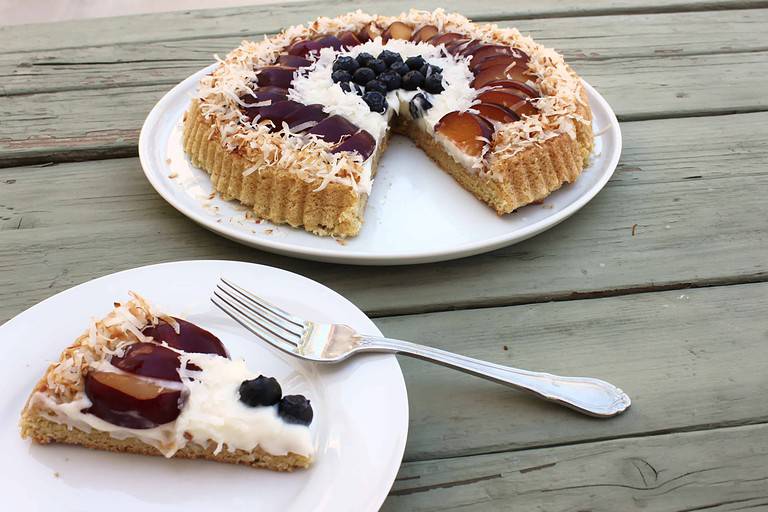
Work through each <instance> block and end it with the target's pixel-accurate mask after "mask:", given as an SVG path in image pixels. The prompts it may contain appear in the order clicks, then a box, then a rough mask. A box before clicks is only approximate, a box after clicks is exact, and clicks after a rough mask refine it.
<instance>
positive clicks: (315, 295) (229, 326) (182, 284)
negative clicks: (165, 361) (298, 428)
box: [0, 261, 408, 512]
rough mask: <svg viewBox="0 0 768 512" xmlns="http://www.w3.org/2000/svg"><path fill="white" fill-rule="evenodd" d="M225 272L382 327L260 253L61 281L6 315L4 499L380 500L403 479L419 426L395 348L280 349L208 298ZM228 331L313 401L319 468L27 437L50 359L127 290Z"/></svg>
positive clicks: (288, 503) (120, 502) (330, 314)
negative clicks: (315, 352) (260, 465)
mask: <svg viewBox="0 0 768 512" xmlns="http://www.w3.org/2000/svg"><path fill="white" fill-rule="evenodd" d="M219 276H225V277H229V278H231V279H232V280H233V281H234V282H236V283H240V284H242V285H243V286H244V287H246V288H248V289H251V290H253V291H255V292H257V293H259V294H260V295H264V296H265V298H267V299H269V300H270V301H273V302H275V303H276V304H278V305H280V306H282V307H284V308H285V309H287V310H290V311H295V312H296V313H297V314H299V315H301V316H305V317H307V318H311V319H317V320H321V321H332V322H343V323H346V324H349V325H351V326H353V327H354V328H355V329H357V330H359V331H361V332H367V333H372V334H380V332H379V330H378V329H377V328H376V326H375V325H374V324H373V322H371V321H370V320H369V319H368V318H367V317H366V316H365V315H364V314H363V312H361V311H360V310H359V309H357V308H356V307H355V306H354V305H353V304H352V303H350V302H349V301H347V300H346V299H344V298H343V297H342V296H340V295H339V294H337V293H335V292H333V291H332V290H330V289H328V288H326V287H325V286H322V285H320V284H318V283H316V282H314V281H311V280H309V279H306V278H304V277H301V276H298V275H296V274H292V273H290V272H286V271H283V270H278V269H274V268H270V267H265V266H261V265H254V264H250V263H240V262H231V261H187V262H179V263H167V264H162V265H153V266H149V267H141V268H137V269H133V270H128V271H125V272H119V273H117V274H112V275H109V276H106V277H102V278H100V279H96V280H94V281H90V282H88V283H85V284H82V285H80V286H76V287H75V288H71V289H69V290H67V291H64V292H62V293H59V294H58V295H55V296H54V297H51V298H50V299H47V300H45V301H43V302H41V303H40V304H37V305H36V306H33V307H32V308H30V309H28V310H27V311H25V312H23V313H21V314H20V315H18V316H17V317H15V318H14V319H12V320H10V321H9V322H7V323H6V324H4V325H3V326H1V327H0V340H2V345H3V350H4V352H3V354H4V356H3V357H2V358H0V376H1V377H0V379H2V380H1V382H2V389H3V393H2V394H0V453H2V454H3V456H2V458H0V496H2V503H3V505H2V507H0V508H2V509H3V510H56V511H61V512H66V511H76V510H77V511H81V510H94V511H95V510H105V511H107V510H108V511H111V512H118V511H126V512H129V511H130V512H135V511H137V510H141V511H143V512H150V511H158V510H165V511H167V510H184V511H186V512H195V511H200V512H203V511H205V512H208V511H211V510H227V511H231V512H235V511H247V512H252V511H254V510H281V511H297V512H298V511H301V512H304V511H318V512H319V511H332V512H337V511H340V510H355V511H375V510H378V509H379V507H380V506H381V504H382V502H383V501H384V498H385V497H386V495H387V493H388V491H389V489H390V487H391V485H392V482H393V481H394V479H395V475H396V474H397V471H398V468H399V466H400V462H401V460H402V456H403V450H404V448H405V440H406V436H407V431H408V399H407V395H406V389H405V383H404V382H403V375H402V373H401V371H400V366H399V365H398V363H397V359H396V358H395V356H393V355H387V354H376V355H371V357H369V356H366V357H359V358H353V359H351V360H350V361H349V362H348V363H347V364H343V365H310V364H306V363H304V362H302V361H300V360H298V359H295V358H291V357H290V356H287V355H285V354H282V353H280V352H277V351H275V350H273V349H271V348H269V347H267V346H265V345H263V344H261V343H259V342H258V341H256V340H255V339H254V337H253V336H252V335H250V334H249V333H248V332H247V331H245V330H244V329H243V328H242V327H240V326H239V325H238V324H237V323H235V322H234V321H232V320H230V319H229V317H227V316H225V315H224V314H223V313H220V312H219V311H218V310H217V309H216V308H215V307H214V306H213V305H212V304H211V303H210V301H209V296H210V294H211V290H213V288H214V286H215V283H216V281H217V279H218V277H219ZM129 290H133V291H136V292H138V293H140V294H142V295H143V296H144V297H145V298H147V299H148V300H149V301H150V302H152V303H153V304H155V305H156V306H158V307H160V308H162V310H163V311H167V312H169V313H173V314H179V315H184V316H186V318H188V319H189V320H190V321H192V322H195V323H197V324H199V325H201V326H202V327H205V328H207V329H210V330H211V331H212V332H213V333H214V334H216V335H218V336H219V337H220V338H221V340H222V341H223V342H224V344H225V345H226V346H227V348H228V349H229V350H230V352H231V354H232V356H233V357H242V358H244V359H245V360H246V362H247V363H248V366H249V367H250V368H251V369H252V370H254V371H258V372H261V373H264V374H265V375H273V376H275V377H277V378H278V380H279V381H280V382H281V384H283V387H284V389H286V391H290V392H294V393H302V394H305V395H306V396H307V397H308V398H310V400H311V401H312V406H313V409H314V412H315V420H314V421H313V423H312V425H311V429H312V433H313V436H314V440H315V444H316V448H317V452H316V453H317V456H316V462H315V463H314V464H313V466H312V467H311V468H310V469H308V470H301V471H296V472H293V473H275V472H271V471H267V470H257V469H252V468H248V467H243V466H233V465H229V464H217V463H214V462H207V461H189V460H177V459H171V460H165V459H163V458H162V457H146V456H140V455H127V454H115V453H108V452H99V451H91V450H86V449H84V448H79V447H70V446H60V445H50V446H38V445H34V444H32V443H31V442H30V441H28V440H22V439H21V438H20V436H19V428H18V420H19V413H20V412H21V409H22V407H23V405H24V402H25V400H26V399H27V396H28V394H29V392H30V391H31V390H32V387H33V386H34V385H35V383H36V382H37V380H38V379H39V378H40V377H41V376H42V374H43V371H44V370H45V368H46V366H47V364H48V363H49V362H50V361H53V360H56V359H58V357H59V354H60V353H61V351H62V350H63V349H64V348H65V347H66V346H67V345H69V344H70V343H71V342H72V341H74V339H75V338H76V337H77V336H79V335H80V334H81V333H82V332H83V331H84V330H85V329H86V328H87V325H88V321H89V319H90V318H91V317H99V316H102V315H103V314H105V313H107V312H108V311H109V310H110V309H111V307H112V302H113V301H115V300H125V299H126V298H127V295H128V291H129Z"/></svg>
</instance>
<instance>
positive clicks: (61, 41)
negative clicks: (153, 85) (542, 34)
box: [0, 0, 765, 53]
mask: <svg viewBox="0 0 768 512" xmlns="http://www.w3.org/2000/svg"><path fill="white" fill-rule="evenodd" d="M414 5H415V4H414V2H412V1H410V0H383V1H376V0H362V1H357V2H355V3H354V4H350V3H349V2H348V1H346V0H329V1H325V2H322V3H318V2H314V1H306V2H291V3H288V4H279V3H275V4H271V5H259V6H254V7H235V8H228V9H216V10H198V11H180V12H173V13H153V14H145V15H138V16H121V17H115V18H100V19H90V20H76V21H66V22H59V23H51V24H39V25H21V26H0V53H15V52H30V51H38V50H48V49H52V48H67V47H84V46H98V45H116V44H124V43H135V42H139V41H160V40H163V41H171V40H183V39H197V38H201V37H222V36H243V35H247V34H263V33H271V32H276V31H278V30H280V29H281V28H283V27H285V26H288V25H294V24H299V23H305V22H307V21H308V20H311V19H313V18H315V17H317V16H335V15H338V14H342V13H345V12H349V11H350V10H354V9H355V8H360V9H363V10H365V11H369V12H377V13H380V14H390V15H393V14H398V13H400V12H402V11H404V10H408V9H410V8H412V7H414ZM417 6H418V8H420V9H430V10H431V9H435V8H438V7H442V8H445V9H446V10H449V11H458V12H461V13H463V14H464V15H466V16H468V17H470V18H472V19H475V20H478V21H488V20H503V19H518V20H519V19H526V18H543V17H572V16H589V15H600V16H602V15H610V14H622V13H624V14H628V13H633V14H642V13H654V12H656V13H659V12H663V13H671V12H683V11H705V10H722V9H748V8H754V7H765V1H764V0H705V1H695V0H652V1H647V0H606V1H601V2H582V1H579V0H538V1H537V2H498V3H494V4H490V5H489V4H488V3H484V4H480V3H477V2H472V1H469V0H459V1H455V0H454V1H450V2H445V1H438V0H422V1H420V2H418V4H417ZM30 31H34V37H30Z"/></svg>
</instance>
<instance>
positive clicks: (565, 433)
mask: <svg viewBox="0 0 768 512" xmlns="http://www.w3.org/2000/svg"><path fill="white" fill-rule="evenodd" d="M766 307H768V284H766V283H757V284H748V285H740V286H724V287H711V288H702V289H697V290H674V291H667V292H658V293H643V294H635V295H627V296H622V297H611V298H603V299H589V300H579V301H568V302H555V303H546V304H532V305H523V306H511V307H504V308H485V309H476V310H464V311H451V312H443V313H432V314H428V315H407V316H400V317H389V318H381V319H378V320H377V321H376V323H377V325H378V326H379V328H380V329H381V330H382V332H384V333H385V334H386V335H388V336H392V337H395V338H401V339H412V340H418V341H422V342H424V343H426V344H428V345H432V346H435V347H439V348H443V349H446V350H449V351H452V352H459V353H462V354H466V355H469V356H472V357H478V358H480V359H485V360H489V361H492V362H495V363H499V364H504V365H510V366H516V367H518V368H525V369H531V370H539V371H548V372H552V373H556V374H560V375H577V376H578V375H587V376H593V377H597V378H602V379H605V380H607V381H608V382H611V383H613V384H615V385H617V386H619V387H620V388H622V389H623V390H625V391H626V392H627V393H628V394H629V395H630V397H631V398H632V399H633V407H632V408H631V409H630V410H629V411H628V412H626V413H625V414H623V415H621V416H619V417H617V418H614V419H611V420H598V419H594V418H588V417H586V416H582V415H580V414H577V413H574V412H572V411H570V410H567V409H565V408H562V407H560V406H557V405H553V404H549V403H546V402H543V401H541V400H538V399H536V398H532V397H530V396H528V395H525V394H522V393H519V392H516V391H512V390H509V389H507V388H505V387H503V386H499V385H497V384H493V383H490V382H485V381H483V380H480V379H477V378H475V377H471V376H467V375H463V374H460V373H457V372H455V371H452V370H448V369H445V368H442V367H439V366H434V365H430V364H427V363H424V362H422V361H418V360H412V359H408V358H406V357H400V358H399V359H400V362H401V365H402V367H403V373H404V374H405V376H406V385H407V387H408V397H409V402H410V410H411V416H410V418H411V429H410V432H409V438H408V445H407V448H406V455H405V460H407V461H413V460H425V459H433V458H447V457H456V456H464V455H469V454H477V453H489V452H499V451H506V450H519V449H526V448H531V447H540V446H551V445H560V444H569V443H574V442H584V441H585V440H597V439H609V438H618V437H626V436H630V435H631V436H636V435H643V434H648V433H652V432H656V433H658V432H670V431H676V430H690V429H701V428H712V426H714V425H733V424H745V423H754V422H757V421H768V403H765V402H764V401H755V400H753V399H750V398H749V397H758V396H763V395H764V394H765V393H768V377H766V375H765V372H764V371H762V370H761V368H763V367H764V366H765V362H766V361H768V331H766V329H765V328H764V327H765V326H764V324H765V322H764V320H763V318H762V317H763V315H762V311H765V308H766ZM505 347H506V348H505ZM758 402H760V403H758Z"/></svg>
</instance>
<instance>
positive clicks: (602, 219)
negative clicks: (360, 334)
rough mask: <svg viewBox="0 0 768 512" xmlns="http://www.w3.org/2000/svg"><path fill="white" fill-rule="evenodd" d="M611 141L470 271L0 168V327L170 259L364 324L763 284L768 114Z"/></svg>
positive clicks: (643, 128)
mask: <svg viewBox="0 0 768 512" xmlns="http://www.w3.org/2000/svg"><path fill="white" fill-rule="evenodd" d="M623 130H624V140H625V148H624V153H623V155H622V160H621V163H620V167H619V169H618V170H617V172H616V174H615V175H614V177H613V179H612V180H611V182H610V183H609V184H608V186H607V187H606V189H605V190H604V191H603V192H601V193H600V194H599V195H598V196H597V197H596V198H595V199H594V200H593V201H592V202H591V203H590V204H589V205H587V206H586V207H585V208H584V209H583V210H582V211H581V212H579V213H578V214H576V215H575V216H574V217H573V218H571V219H570V220H568V221H566V222H564V223H563V224H561V225H560V226H558V227H556V228H554V229H552V230H550V231H547V232H545V233H543V234H541V235H539V236H537V237H535V238H533V239H531V240H528V241H526V242H523V243H521V244H518V245H514V246H512V247H509V248H506V249H501V250H498V251H495V252H492V253H489V254H485V255H481V256H476V257H473V258H469V259H463V260H457V261H452V262H445V263H438V264H433V265H428V266H408V267H391V268H385V269H370V268H364V267H349V266H339V265H329V264H320V263H312V262H302V261H299V260H295V259H291V258H284V257H278V256H271V255H268V254H265V253H262V252H260V251H257V250H254V249H249V248H246V247H243V246H240V245H238V244H235V243H233V242H230V241H228V240H225V239H223V238H221V237H218V236H216V235H213V234H211V233H209V232H208V231H206V230H204V229H202V228H200V227H198V226H197V225H195V224H194V223H193V222H191V221H189V220H187V219H186V218H184V217H183V216H181V215H180V214H178V213H177V212H176V211H175V210H174V209H173V208H171V207H170V206H169V205H167V204H166V203H165V202H164V201H163V200H162V199H161V198H160V197H159V196H158V195H157V194H156V193H155V192H154V190H153V189H152V188H151V186H150V185H149V183H148V182H147V181H146V179H145V178H144V176H143V174H142V172H141V169H140V166H139V164H138V161H137V160H135V159H125V160H104V161H97V162H87V163H72V164H61V165H55V166H50V167H26V168H8V169H2V170H0V198H1V199H2V200H0V205H2V206H0V271H2V270H5V271H6V272H0V319H6V318H9V317H10V316H12V315H13V314H15V313H17V312H19V311H21V310H22V309H23V308H25V307H28V306H30V305H32V304H34V303H35V302H37V301H39V300H41V299H42V298H45V297H47V296H49V295H51V294H53V293H55V292H57V291H60V290H62V289H64V288H66V287H69V286H71V285H73V284H78V283H81V282H83V281H87V280H89V279H92V278H93V277H96V276H99V275H103V274H107V273H110V272H114V271H117V270H122V269H125V268H131V267H134V266H138V265H142V264H149V263H157V262H160V261H171V260H177V259H199V258H225V259H244V260H248V261H257V262H263V263H266V264H270V265H276V266H279V267H282V268H288V269H290V270H294V271H297V272H299V273H302V274H305V275H308V276H309V277H311V278H313V279H317V280H319V281H321V282H323V283H324V284H327V285H329V286H331V287H332V288H335V289H337V290H338V291H340V292H341V293H343V294H345V295H346V296H348V297H349V298H350V299H351V300H353V301H354V302H355V303H357V304H358V305H359V306H360V307H362V308H363V309H364V310H366V311H367V312H368V313H370V314H373V315H376V316H381V315H388V314H403V313H414V312H423V311H436V310H447V309H460V308H465V307H479V306H494V305H503V304H517V303H525V302H541V301H546V300H552V299H557V300H563V299H570V298H574V297H580V296H594V295H606V294H608V295H610V294H618V293H628V292H633V291H642V290H648V289H661V288H665V287H685V286H688V285H694V286H704V285H711V284H722V283H732V282H749V281H756V280H758V281H759V280H764V279H765V278H766V276H768V268H766V264H767V263H768V262H767V261H766V259H765V254H767V253H768V230H766V224H765V222H764V218H763V216H762V215H758V214H757V212H762V211H764V210H765V198H766V197H768V175H766V169H768V167H766V161H768V149H767V148H766V146H765V144H764V141H765V139H766V137H767V136H768V132H767V131H766V130H768V113H757V114H742V115H734V116H719V117H712V118H708V120H707V121H702V119H700V118H688V119H674V120H661V121H644V122H635V123H625V124H624V125H623ZM105 177H106V178H105ZM41 190H45V193H44V194H41V192H40V191H41ZM531 208H546V203H545V205H543V206H532V207H531ZM633 226H634V235H633ZM137 240H140V241H141V243H140V244H136V243H135V241H137ZM116 247H119V248H120V250H115V248H116ZM21 255H23V257H21ZM20 275H23V276H25V277H24V280H21V279H19V278H18V276H20Z"/></svg>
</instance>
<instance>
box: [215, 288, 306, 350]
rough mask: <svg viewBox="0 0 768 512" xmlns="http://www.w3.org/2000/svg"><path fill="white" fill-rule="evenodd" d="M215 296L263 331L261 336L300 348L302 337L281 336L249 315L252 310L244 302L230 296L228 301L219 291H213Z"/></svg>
mask: <svg viewBox="0 0 768 512" xmlns="http://www.w3.org/2000/svg"><path fill="white" fill-rule="evenodd" d="M224 293H226V292H224ZM213 295H214V296H216V297H218V298H219V299H220V300H222V301H224V302H225V303H226V304H227V305H228V306H229V307H230V308H232V309H234V310H235V311H237V312H238V313H239V314H240V315H241V316H243V317H244V318H245V319H246V320H248V322H250V323H251V324H252V325H253V326H255V327H256V328H258V329H259V330H261V334H262V335H263V336H269V337H273V338H275V339H278V340H281V341H283V342H285V343H290V344H291V345H293V346H298V344H299V341H301V337H300V336H298V335H295V334H291V335H290V337H289V336H287V335H285V334H280V333H279V332H277V331H276V330H275V329H274V327H270V325H269V324H268V323H267V322H265V321H264V320H262V319H260V318H259V317H258V316H254V315H249V314H248V310H250V308H248V306H247V305H246V304H243V303H242V301H240V300H238V299H237V297H232V296H231V295H230V294H227V295H228V296H229V300H228V299H227V297H224V296H222V295H221V294H219V292H218V291H217V290H214V291H213Z"/></svg>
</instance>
